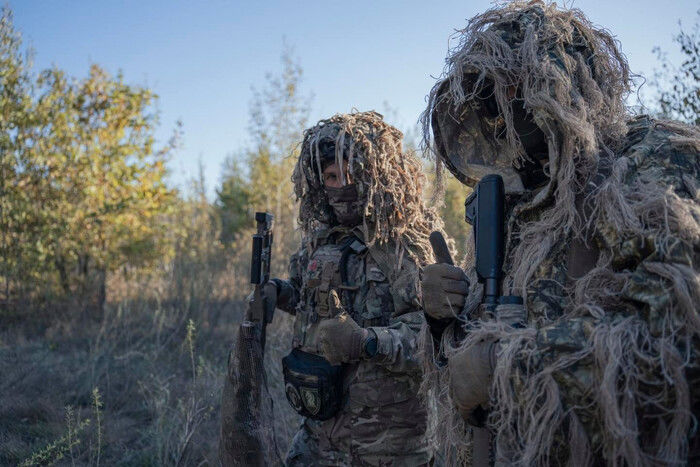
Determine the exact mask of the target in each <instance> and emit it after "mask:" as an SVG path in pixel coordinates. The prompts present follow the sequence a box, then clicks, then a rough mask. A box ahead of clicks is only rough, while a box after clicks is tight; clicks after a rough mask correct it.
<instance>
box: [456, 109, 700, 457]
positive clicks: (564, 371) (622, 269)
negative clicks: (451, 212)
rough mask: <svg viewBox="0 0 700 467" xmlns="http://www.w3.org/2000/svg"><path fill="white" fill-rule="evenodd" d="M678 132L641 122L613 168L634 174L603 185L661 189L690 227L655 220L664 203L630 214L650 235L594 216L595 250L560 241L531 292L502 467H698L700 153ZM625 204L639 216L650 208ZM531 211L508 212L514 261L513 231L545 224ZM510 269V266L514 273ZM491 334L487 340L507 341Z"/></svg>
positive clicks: (506, 395) (506, 354)
mask: <svg viewBox="0 0 700 467" xmlns="http://www.w3.org/2000/svg"><path fill="white" fill-rule="evenodd" d="M678 128H679V126H678V125H676V124H668V123H665V122H656V121H654V120H652V119H650V118H648V117H644V116H642V117H638V118H636V119H634V120H632V121H630V122H629V132H628V134H627V140H626V143H625V146H624V148H623V149H622V151H621V153H620V154H619V155H618V156H617V157H616V158H615V161H616V167H617V168H620V167H623V169H622V170H618V172H617V173H615V172H614V171H615V170H616V169H615V167H613V168H610V170H608V172H607V173H602V174H601V177H600V178H599V179H598V180H597V182H596V183H597V184H598V187H600V186H603V187H604V183H605V181H606V180H607V181H610V180H612V179H613V177H619V181H620V183H621V186H623V187H635V186H645V185H644V183H643V182H644V181H645V180H646V181H653V182H654V183H656V184H657V186H662V187H664V189H665V190H666V193H665V194H663V193H662V195H663V196H661V197H659V198H658V199H661V200H662V203H661V204H663V205H664V206H665V207H663V209H665V212H666V215H667V216H669V217H670V216H671V215H674V216H676V217H677V219H680V221H674V222H671V221H669V220H668V219H667V220H666V221H664V220H663V219H662V220H659V219H653V218H652V217H651V216H652V214H651V213H652V211H653V210H654V209H656V208H658V205H657V206H654V205H653V202H654V200H653V199H650V201H649V208H648V209H649V210H648V211H645V210H644V209H642V210H640V211H639V212H637V211H634V212H632V211H630V212H626V213H621V215H627V216H633V217H634V216H638V217H639V218H640V225H641V228H640V230H641V231H642V232H644V229H648V232H649V235H644V234H642V235H640V234H639V232H632V231H630V230H628V229H626V228H625V227H624V226H625V223H624V222H619V223H616V222H615V219H614V218H613V217H611V216H605V215H598V216H592V215H589V216H587V218H589V219H594V222H593V223H592V224H591V225H590V226H589V228H588V231H587V232H586V236H585V237H586V238H585V240H577V239H574V237H573V235H571V234H570V235H569V236H567V237H564V238H560V239H559V242H558V243H557V244H555V245H554V246H553V248H552V249H551V253H550V256H549V257H548V258H547V259H546V260H545V261H544V262H543V263H542V264H541V265H540V267H539V269H538V270H537V272H536V273H535V275H534V276H533V277H532V279H531V281H530V282H529V283H528V286H527V290H526V297H524V298H525V302H526V309H527V313H528V325H527V326H526V327H525V328H524V329H511V330H510V331H509V333H508V332H507V333H505V334H500V335H499V336H498V337H499V338H500V347H499V351H498V354H497V355H498V364H497V368H496V376H495V382H494V386H493V387H492V388H491V411H492V418H491V426H492V428H494V427H495V428H496V429H497V433H496V445H497V447H498V451H499V453H498V455H499V456H500V458H499V460H500V462H504V463H506V464H510V463H515V464H518V465H534V464H538V465H540V464H543V465H549V464H552V465H553V464H556V465H559V464H562V465H563V464H567V463H568V464H570V465H598V464H605V463H619V464H621V465H626V463H628V462H631V463H632V464H635V465H648V464H657V463H659V464H664V465H666V464H669V463H670V464H675V463H681V464H683V463H686V462H689V463H690V464H693V465H694V464H695V463H696V462H700V444H699V442H698V436H697V428H693V426H694V423H696V422H693V417H694V416H697V415H698V414H700V366H699V363H700V362H699V361H698V355H699V353H700V340H699V336H698V330H699V329H700V325H699V324H698V323H700V315H699V314H698V310H699V309H700V305H699V304H698V302H697V301H696V302H695V303H687V302H688V298H689V297H690V298H691V299H695V300H697V298H698V297H699V296H700V272H699V269H700V236H699V235H698V234H699V232H700V230H699V229H698V226H699V225H700V209H698V202H700V190H699V188H700V159H698V154H699V151H700V141H699V140H698V139H697V136H695V137H692V136H689V135H688V134H687V133H686V134H685V135H680V134H678V133H677V131H676V130H678ZM696 135H697V133H696ZM611 173H612V175H611ZM618 193H624V194H625V195H624V196H627V199H626V202H627V203H628V204H627V206H631V205H632V204H633V203H637V204H635V206H637V207H639V206H643V204H639V203H643V202H644V196H646V195H647V193H644V192H639V191H638V192H635V190H621V191H619V192H618ZM630 198H634V200H631V199H630ZM590 199H591V198H588V199H586V200H584V201H583V202H581V206H580V207H581V209H582V210H589V211H588V213H589V214H590V210H595V209H599V208H600V206H596V205H591V204H590V203H589V204H587V203H586V201H590ZM598 199H601V198H598ZM658 199H657V201H658ZM669 200H670V201H669ZM671 201H673V203H675V204H673V205H671ZM522 202H523V201H522V200H519V201H517V202H516V203H515V209H513V206H512V205H511V211H510V216H511V222H510V223H509V229H508V233H507V244H508V251H511V252H512V251H513V248H514V247H515V246H516V245H517V242H518V231H517V224H518V222H516V221H521V222H522V221H524V222H538V221H539V220H540V219H539V217H538V215H539V214H538V213H537V212H533V211H528V212H527V213H526V214H522V213H523V211H520V213H521V214H518V210H517V207H518V204H519V203H522ZM611 202H612V201H611ZM663 209H662V211H663ZM519 215H520V216H522V217H521V218H520V219H518V216H519ZM659 222H660V224H659ZM664 222H665V233H664V235H663V237H662V238H659V236H655V235H653V234H652V232H653V231H654V229H652V228H651V226H652V225H664ZM654 223H656V224H654ZM620 226H622V227H620ZM511 259H512V256H509V255H508V253H506V261H505V264H504V271H506V272H508V271H509V270H512V268H513V265H512V263H511V262H510V260H511ZM601 259H602V261H601ZM589 273H590V274H589ZM582 278H583V279H582ZM589 279H590V280H589ZM504 288H505V292H504V293H508V292H510V293H517V291H515V290H508V276H506V280H505V281H504ZM597 294H599V295H600V296H602V297H604V296H606V295H607V296H609V297H611V298H609V299H608V302H607V303H610V304H612V305H610V306H604V305H600V303H606V302H605V301H604V300H602V299H601V300H598V298H599V297H598V295H597ZM477 329H479V328H478V326H477ZM493 330H494V328H493V327H492V328H491V331H488V329H487V326H485V327H484V328H483V329H482V330H481V331H477V332H483V333H484V336H486V335H487V334H489V332H491V335H497V333H496V332H494V331H493ZM450 336H452V333H446V334H445V335H444V336H443V339H449V338H450ZM445 344H448V343H447V342H445ZM499 373H500V374H501V375H505V377H503V378H501V379H499V376H498V374H499ZM630 427H632V428H630ZM581 434H583V436H579V435H581ZM674 437H675V438H674ZM659 446H661V448H659ZM577 452H578V453H580V456H579V457H578V458H577V457H576V454H577Z"/></svg>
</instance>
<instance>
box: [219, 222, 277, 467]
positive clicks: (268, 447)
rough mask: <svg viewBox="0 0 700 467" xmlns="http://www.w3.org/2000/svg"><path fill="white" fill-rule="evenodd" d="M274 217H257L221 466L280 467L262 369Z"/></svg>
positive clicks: (232, 361) (225, 398) (227, 391)
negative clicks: (249, 296) (249, 286)
mask: <svg viewBox="0 0 700 467" xmlns="http://www.w3.org/2000/svg"><path fill="white" fill-rule="evenodd" d="M273 219H274V217H273V216H272V214H268V213H265V212H256V213H255V221H256V223H257V233H256V234H255V235H253V255H252V262H251V266H250V282H251V283H252V284H254V285H255V288H254V290H253V300H252V302H250V308H249V309H248V311H247V313H246V316H245V317H244V320H243V322H242V323H241V324H240V326H239V328H238V335H237V337H236V339H235V341H234V345H233V348H232V349H231V353H230V354H229V363H228V374H227V375H226V379H225V381H224V389H223V392H222V399H221V433H220V436H221V439H220V443H219V460H220V462H221V465H223V466H225V467H228V466H250V465H260V466H263V465H273V464H274V465H279V464H281V462H282V461H281V458H280V455H279V450H278V448H277V443H276V438H275V434H274V428H273V423H274V420H273V413H272V397H271V396H270V392H269V390H268V387H267V379H266V376H265V369H264V367H263V350H264V349H265V328H266V325H267V323H269V322H271V321H272V316H273V314H274V311H275V309H274V306H272V304H271V303H268V301H267V298H266V297H265V293H264V291H263V287H264V286H265V284H266V283H267V282H268V280H269V279H270V259H271V253H272V251H271V250H272V224H273Z"/></svg>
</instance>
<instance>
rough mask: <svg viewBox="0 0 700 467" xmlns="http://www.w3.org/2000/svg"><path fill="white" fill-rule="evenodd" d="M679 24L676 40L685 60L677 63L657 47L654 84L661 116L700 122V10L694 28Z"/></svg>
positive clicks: (694, 122) (655, 50) (699, 123)
mask: <svg viewBox="0 0 700 467" xmlns="http://www.w3.org/2000/svg"><path fill="white" fill-rule="evenodd" d="M679 25H680V23H679ZM680 26H681V28H680V31H679V32H678V34H677V35H676V36H674V38H673V41H674V42H675V43H676V44H677V45H678V46H679V48H680V52H681V56H682V62H681V64H680V66H676V65H674V64H673V63H671V61H670V60H669V59H668V54H667V53H665V52H663V51H662V50H661V48H659V47H655V48H654V52H655V53H656V56H657V58H658V60H659V62H660V65H661V69H656V70H654V77H653V79H652V80H651V85H652V87H653V88H654V89H655V91H656V101H657V104H658V113H659V116H660V117H663V118H671V119H676V120H681V121H684V122H686V123H690V124H695V125H700V10H698V12H697V15H696V17H695V24H694V26H693V29H692V31H690V32H688V31H686V30H684V29H683V27H682V25H680Z"/></svg>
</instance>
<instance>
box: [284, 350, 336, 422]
mask: <svg viewBox="0 0 700 467" xmlns="http://www.w3.org/2000/svg"><path fill="white" fill-rule="evenodd" d="M282 371H283V372H284V392H285V393H286V395H287V400H288V401H289V404H290V405H291V406H292V408H293V409H294V410H296V411H297V412H298V413H299V414H300V415H303V416H304V417H309V418H312V419H314V420H328V419H329V418H331V417H332V416H333V415H335V414H336V412H338V410H339V409H340V406H341V403H342V401H341V398H342V390H343V388H342V381H343V380H342V373H341V371H342V367H341V366H340V365H337V366H334V365H331V364H330V363H328V360H326V359H325V358H323V357H321V356H319V355H314V354H311V353H308V352H304V351H302V350H299V349H292V352H291V353H290V354H289V355H287V356H286V357H284V358H283V359H282Z"/></svg>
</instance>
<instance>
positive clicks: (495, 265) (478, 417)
mask: <svg viewBox="0 0 700 467" xmlns="http://www.w3.org/2000/svg"><path fill="white" fill-rule="evenodd" d="M464 207H465V216H464V217H465V220H466V221H467V223H469V224H471V225H472V226H473V228H474V244H475V252H476V258H475V263H476V264H475V266H476V273H477V276H478V279H479V282H480V283H482V284H484V297H483V299H482V310H483V311H485V312H486V313H490V314H491V315H492V316H495V313H496V307H497V306H498V305H500V304H510V303H519V304H522V299H521V298H520V297H516V296H512V295H508V296H503V295H501V286H502V284H501V282H502V280H503V269H502V268H503V256H504V240H505V239H504V221H505V212H504V207H505V189H504V186H503V178H501V176H500V175H495V174H490V175H486V176H485V177H484V178H482V179H481V180H480V181H479V183H478V184H477V186H476V189H475V190H474V192H473V193H472V194H471V195H470V196H469V197H468V198H467V199H466V200H465V202H464ZM430 243H431V244H432V247H433V250H434V252H435V255H436V257H437V258H438V261H440V262H442V263H447V264H452V259H451V258H450V255H449V250H448V249H447V244H446V243H445V239H444V238H443V237H442V235H441V234H440V233H439V232H433V233H432V234H431V235H430ZM486 417H487V414H486V412H485V411H484V410H483V409H481V407H478V408H477V409H476V410H475V411H474V414H473V417H472V418H473V420H472V422H473V423H474V426H473V427H472V429H473V442H474V444H473V465H474V466H490V465H493V464H494V452H493V449H492V439H491V438H492V437H491V433H490V432H489V431H488V429H487V428H486V427H484V424H485V422H486Z"/></svg>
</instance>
